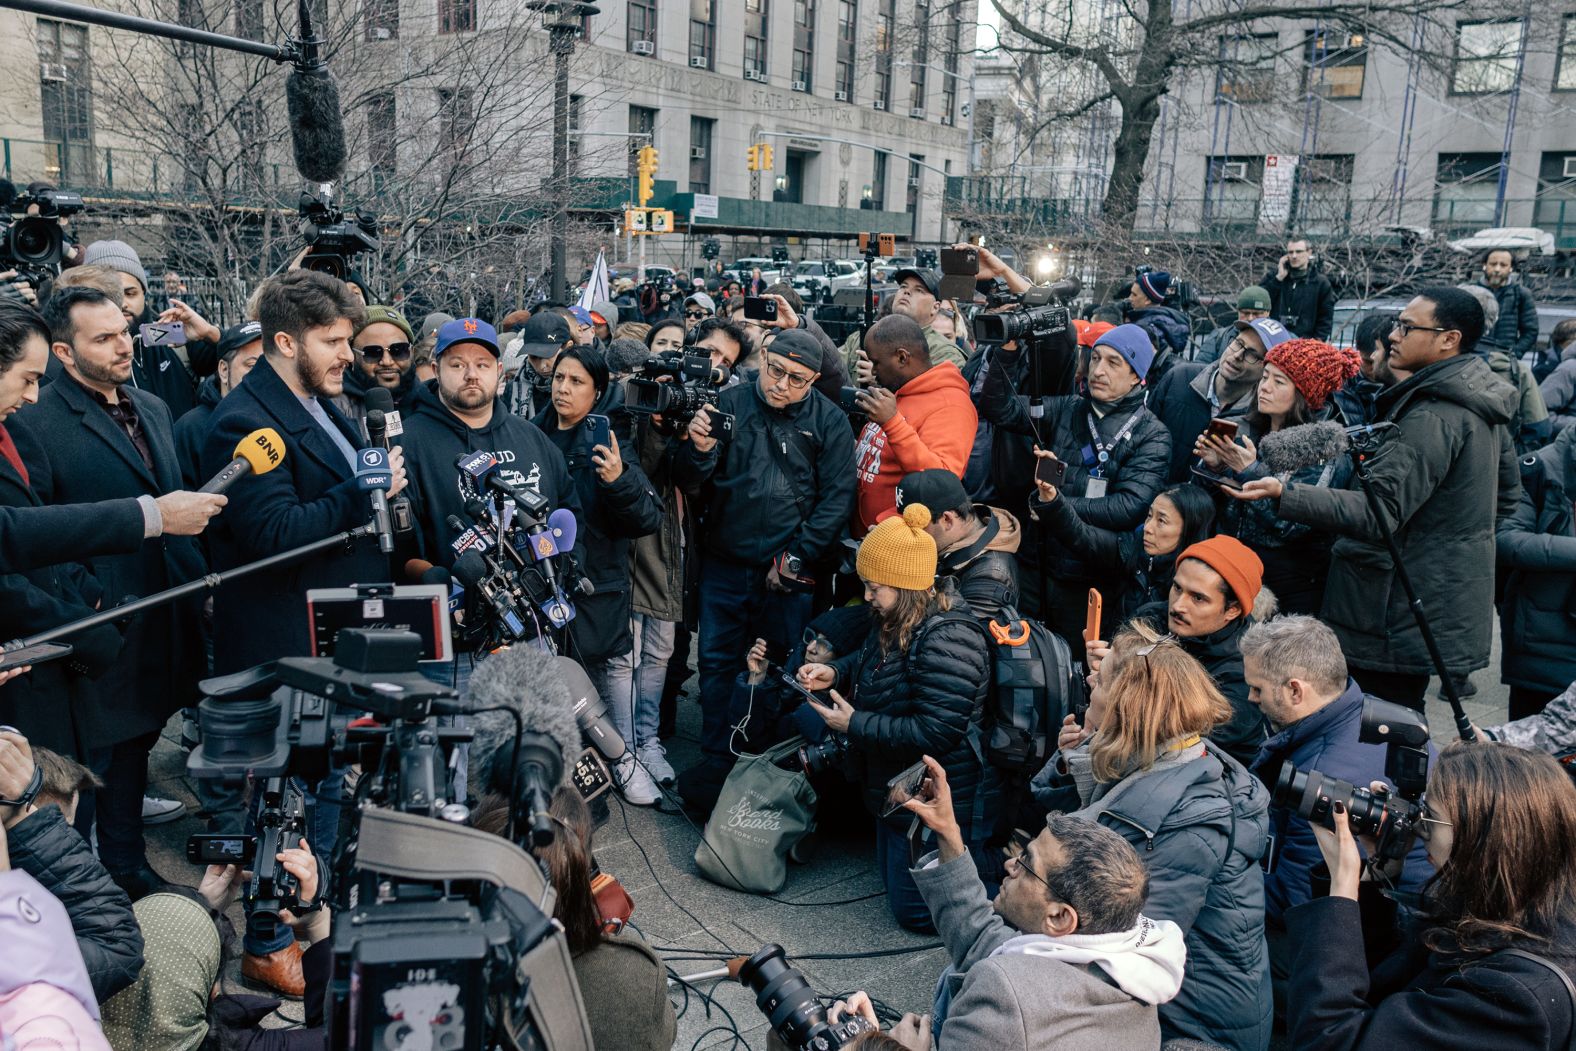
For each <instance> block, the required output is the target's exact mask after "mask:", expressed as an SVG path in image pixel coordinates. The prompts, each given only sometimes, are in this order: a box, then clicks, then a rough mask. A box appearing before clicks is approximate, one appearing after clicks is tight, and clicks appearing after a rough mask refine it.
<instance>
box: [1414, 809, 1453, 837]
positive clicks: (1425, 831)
mask: <svg viewBox="0 0 1576 1051" xmlns="http://www.w3.org/2000/svg"><path fill="white" fill-rule="evenodd" d="M1435 825H1442V826H1443V827H1445V828H1455V827H1456V823H1455V822H1454V821H1446V820H1445V819H1444V818H1442V817H1434V816H1432V815H1431V814H1429V812H1428V811H1427V810H1424V811H1423V816H1422V817H1421V818H1420V819H1419V820H1418V825H1417V834H1418V835H1419V836H1420V837H1422V839H1423V841H1424V842H1425V843H1426V842H1428V841H1429V840H1431V839H1433V838H1434V826H1435Z"/></svg>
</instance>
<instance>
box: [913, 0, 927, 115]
mask: <svg viewBox="0 0 1576 1051" xmlns="http://www.w3.org/2000/svg"><path fill="white" fill-rule="evenodd" d="M929 69H930V4H929V2H928V0H914V55H913V59H912V60H911V61H910V63H909V70H908V72H909V82H908V115H909V116H911V117H923V116H924V115H925V88H926V82H925V74H926V73H927V72H928V71H929Z"/></svg>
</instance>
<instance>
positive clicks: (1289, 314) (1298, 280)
mask: <svg viewBox="0 0 1576 1051" xmlns="http://www.w3.org/2000/svg"><path fill="white" fill-rule="evenodd" d="M1259 284H1260V285H1262V286H1264V291H1266V292H1268V293H1269V294H1270V317H1272V318H1274V319H1275V320H1276V321H1279V322H1280V323H1281V324H1282V325H1285V326H1286V327H1287V328H1289V329H1291V330H1292V331H1293V332H1295V333H1296V334H1297V335H1299V336H1303V337H1312V338H1313V339H1329V338H1330V333H1331V331H1333V330H1334V328H1335V289H1333V288H1331V287H1330V279H1329V278H1327V277H1325V276H1324V275H1323V274H1321V273H1320V272H1319V271H1318V269H1317V268H1316V267H1313V266H1309V267H1308V268H1307V269H1305V270H1303V271H1302V273H1300V274H1294V273H1291V272H1290V271H1288V272H1287V274H1286V279H1285V280H1284V281H1283V280H1281V279H1280V278H1279V277H1277V276H1276V271H1274V270H1271V271H1270V272H1269V273H1267V274H1265V275H1264V279H1263V280H1262V281H1260V282H1259Z"/></svg>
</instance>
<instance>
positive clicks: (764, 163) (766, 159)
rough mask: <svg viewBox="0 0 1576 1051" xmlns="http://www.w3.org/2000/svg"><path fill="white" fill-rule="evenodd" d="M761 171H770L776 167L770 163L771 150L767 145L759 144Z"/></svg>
mask: <svg viewBox="0 0 1576 1051" xmlns="http://www.w3.org/2000/svg"><path fill="white" fill-rule="evenodd" d="M760 161H761V170H762V171H768V172H769V171H771V170H772V169H773V168H774V167H776V165H774V164H773V163H772V148H771V146H770V145H768V144H767V143H764V142H763V143H761V152H760Z"/></svg>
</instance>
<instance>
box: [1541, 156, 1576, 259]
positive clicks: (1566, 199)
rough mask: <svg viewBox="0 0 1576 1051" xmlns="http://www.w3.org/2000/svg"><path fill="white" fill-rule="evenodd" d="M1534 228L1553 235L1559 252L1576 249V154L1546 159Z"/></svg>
mask: <svg viewBox="0 0 1576 1051" xmlns="http://www.w3.org/2000/svg"><path fill="white" fill-rule="evenodd" d="M1532 225H1533V226H1537V227H1541V228H1542V229H1544V230H1548V231H1549V232H1550V233H1552V234H1553V235H1554V246H1555V247H1556V248H1560V249H1568V248H1576V153H1570V152H1564V153H1545V154H1544V155H1543V163H1542V164H1541V165H1540V166H1539V168H1538V206H1537V210H1536V211H1534V212H1533V215H1532Z"/></svg>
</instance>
